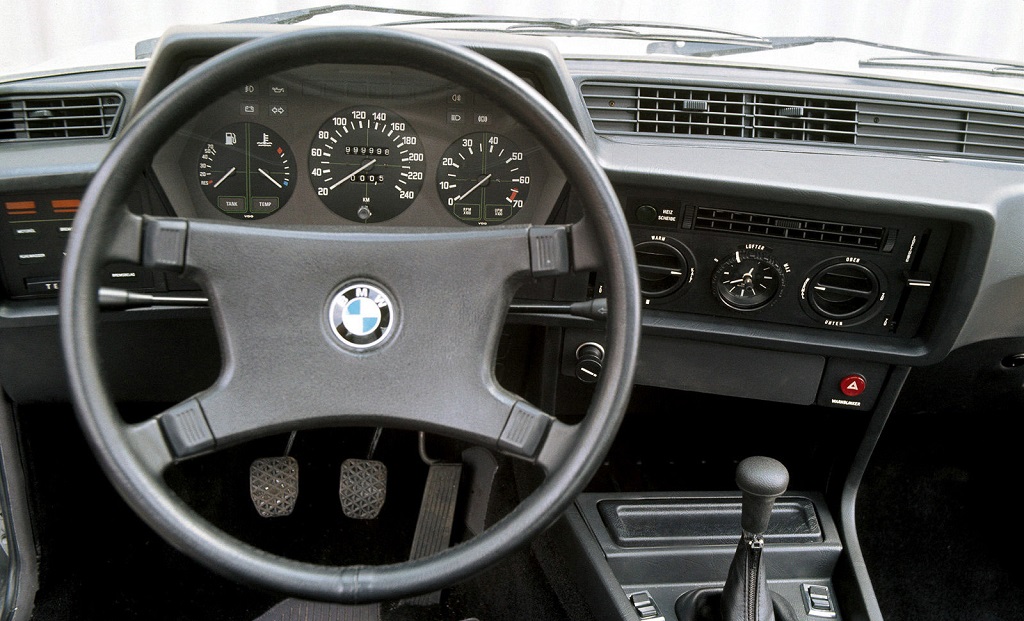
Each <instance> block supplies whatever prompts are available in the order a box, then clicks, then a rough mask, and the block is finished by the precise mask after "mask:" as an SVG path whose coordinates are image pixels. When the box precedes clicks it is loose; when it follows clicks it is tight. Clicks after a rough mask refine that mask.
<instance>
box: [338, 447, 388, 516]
mask: <svg viewBox="0 0 1024 621" xmlns="http://www.w3.org/2000/svg"><path fill="white" fill-rule="evenodd" d="M383 431H384V430H383V429H382V428H380V427H378V428H377V429H376V431H374V434H373V440H371V441H370V450H369V451H368V452H367V455H366V459H346V460H345V461H343V462H342V463H341V477H340V480H339V482H338V499H339V500H341V512H342V513H344V514H345V517H349V518H352V519H355V520H372V519H374V518H376V517H377V516H378V515H379V514H380V510H381V509H382V508H383V507H384V501H385V500H386V499H387V496H388V467H387V466H385V465H384V462H380V461H377V460H375V459H374V458H373V454H374V453H375V452H376V451H377V442H379V441H380V435H381V433H382V432H383Z"/></svg>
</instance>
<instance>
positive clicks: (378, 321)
mask: <svg viewBox="0 0 1024 621" xmlns="http://www.w3.org/2000/svg"><path fill="white" fill-rule="evenodd" d="M392 300H393V298H392V296H390V295H388V293H387V292H386V291H385V290H384V288H383V287H381V286H380V285H376V284H374V283H370V282H365V281H359V282H351V283H348V284H346V285H344V286H342V287H341V288H340V289H339V290H338V291H337V292H336V293H335V294H334V295H333V296H332V297H331V301H330V303H329V304H328V309H327V321H328V324H329V326H330V330H331V333H332V334H333V335H334V336H335V337H337V339H338V342H340V343H341V344H342V345H343V346H344V347H346V348H349V349H354V350H357V351H366V350H368V349H372V348H374V347H378V346H379V345H381V344H383V343H384V342H385V341H386V340H387V339H388V337H390V336H391V334H392V332H393V328H394V327H395V324H396V323H397V322H396V319H397V318H396V313H395V307H394V302H393V301H392Z"/></svg>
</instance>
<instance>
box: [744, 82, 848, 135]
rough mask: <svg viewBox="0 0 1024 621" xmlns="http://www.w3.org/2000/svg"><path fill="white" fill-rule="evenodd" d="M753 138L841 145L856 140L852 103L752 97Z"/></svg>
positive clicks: (767, 96) (768, 96)
mask: <svg viewBox="0 0 1024 621" xmlns="http://www.w3.org/2000/svg"><path fill="white" fill-rule="evenodd" d="M753 100H754V131H753V137H754V138H761V139H767V140H800V141H809V142H843V143H847V144H853V143H854V141H855V139H856V135H857V132H856V128H857V125H856V117H857V112H856V109H855V108H856V104H854V102H852V101H834V100H829V99H812V98H807V97H778V96H775V95H760V94H756V95H754V97H753Z"/></svg>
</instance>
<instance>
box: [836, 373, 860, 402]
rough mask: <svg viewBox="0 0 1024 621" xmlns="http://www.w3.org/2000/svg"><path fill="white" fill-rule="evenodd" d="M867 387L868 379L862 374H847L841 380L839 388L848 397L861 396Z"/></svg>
mask: <svg viewBox="0 0 1024 621" xmlns="http://www.w3.org/2000/svg"><path fill="white" fill-rule="evenodd" d="M865 388H867V380H865V379H864V376H862V375H856V374H854V375H847V376H846V377H844V378H843V379H841V380H839V390H840V392H842V393H843V394H844V395H846V396H847V397H859V396H860V395H861V394H862V393H863V392H864V389H865Z"/></svg>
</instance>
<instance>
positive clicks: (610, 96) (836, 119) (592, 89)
mask: <svg viewBox="0 0 1024 621" xmlns="http://www.w3.org/2000/svg"><path fill="white" fill-rule="evenodd" d="M580 91H581V93H582V94H583V99H584V103H585V104H586V106H587V109H588V110H589V111H590V115H591V118H592V119H593V122H594V129H595V130H596V131H597V132H598V133H601V134H676V135H682V136H689V137H694V138H720V139H721V138H728V139H742V140H756V141H788V142H820V143H828V144H829V146H836V147H843V146H850V147H860V148H865V149H875V150H891V151H907V152H914V153H920V154H939V155H954V156H959V157H973V158H987V159H1006V160H1018V161H1021V160H1024V112H1013V111H1001V110H985V109H977V108H968V107H959V106H950V105H938V104H931V103H926V102H910V101H895V100H894V101H886V100H881V99H867V98H856V97H841V96H831V95H829V96H822V95H815V94H812V93H792V92H788V93H787V92H766V91H744V90H738V89H733V88H707V87H702V88H689V87H687V86H680V85H670V84H661V85H658V84H630V83H616V82H591V81H588V82H585V83H583V84H582V85H581V87H580Z"/></svg>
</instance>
